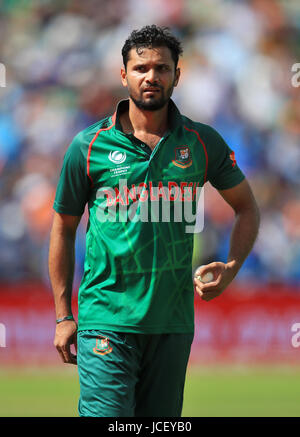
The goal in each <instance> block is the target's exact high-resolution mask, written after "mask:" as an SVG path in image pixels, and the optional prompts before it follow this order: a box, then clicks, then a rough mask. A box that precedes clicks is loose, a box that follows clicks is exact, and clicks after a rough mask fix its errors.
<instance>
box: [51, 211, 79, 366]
mask: <svg viewBox="0 0 300 437" xmlns="http://www.w3.org/2000/svg"><path fill="white" fill-rule="evenodd" d="M80 219H81V216H71V215H67V214H59V213H57V212H55V213H54V219H53V225H52V229H51V235H50V247H49V276H50V281H51V285H52V290H53V295H54V302H55V311H56V318H57V319H60V318H63V317H65V316H70V315H72V305H71V301H72V287H73V275H74V265H75V238H76V230H77V227H78V224H79V222H80ZM76 335H77V324H76V322H75V321H74V320H67V321H63V322H61V323H59V324H57V325H56V332H55V338H54V345H55V347H56V349H57V350H58V352H59V354H60V356H61V358H62V360H63V362H65V363H71V364H76V356H75V355H73V354H71V352H70V346H71V344H74V345H75V348H76V347H77V343H76Z"/></svg>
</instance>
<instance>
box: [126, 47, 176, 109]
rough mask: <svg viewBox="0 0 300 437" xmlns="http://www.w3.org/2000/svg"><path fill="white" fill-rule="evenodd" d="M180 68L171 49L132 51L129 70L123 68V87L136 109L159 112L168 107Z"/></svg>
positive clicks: (154, 48)
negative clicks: (126, 89) (175, 62)
mask: <svg viewBox="0 0 300 437" xmlns="http://www.w3.org/2000/svg"><path fill="white" fill-rule="evenodd" d="M179 76H180V69H179V68H177V69H176V70H175V64H174V61H173V58H172V55H171V51H170V49H169V48H168V47H153V48H144V47H143V48H139V49H136V48H133V49H131V50H130V52H129V59H128V62H127V68H126V70H125V68H122V70H121V78H122V84H123V86H125V87H127V88H128V92H129V96H130V98H131V99H132V100H133V101H134V103H135V104H136V106H137V107H138V108H140V109H143V110H146V111H156V110H158V109H161V108H163V107H164V106H165V104H166V103H167V102H168V101H169V98H170V97H171V95H172V93H173V88H174V87H175V86H177V83H178V80H179Z"/></svg>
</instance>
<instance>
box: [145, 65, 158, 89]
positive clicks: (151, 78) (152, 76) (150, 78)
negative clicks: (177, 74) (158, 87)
mask: <svg viewBox="0 0 300 437" xmlns="http://www.w3.org/2000/svg"><path fill="white" fill-rule="evenodd" d="M146 82H147V83H148V84H151V85H154V84H156V83H157V82H158V75H157V72H156V71H155V69H154V68H150V69H149V70H148V71H147V76H146Z"/></svg>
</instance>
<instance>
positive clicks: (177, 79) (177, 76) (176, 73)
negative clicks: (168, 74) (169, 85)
mask: <svg viewBox="0 0 300 437" xmlns="http://www.w3.org/2000/svg"><path fill="white" fill-rule="evenodd" d="M179 78H180V68H176V71H175V80H174V86H177V84H178V82H179Z"/></svg>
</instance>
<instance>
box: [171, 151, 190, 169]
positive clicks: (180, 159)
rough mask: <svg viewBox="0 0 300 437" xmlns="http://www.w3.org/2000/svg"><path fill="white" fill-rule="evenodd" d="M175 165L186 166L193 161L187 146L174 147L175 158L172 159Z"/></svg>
mask: <svg viewBox="0 0 300 437" xmlns="http://www.w3.org/2000/svg"><path fill="white" fill-rule="evenodd" d="M172 162H173V164H174V165H176V166H177V167H181V168H187V167H190V166H191V165H192V163H193V161H192V155H191V151H190V149H189V147H188V146H179V147H175V159H173V160H172Z"/></svg>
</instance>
